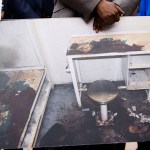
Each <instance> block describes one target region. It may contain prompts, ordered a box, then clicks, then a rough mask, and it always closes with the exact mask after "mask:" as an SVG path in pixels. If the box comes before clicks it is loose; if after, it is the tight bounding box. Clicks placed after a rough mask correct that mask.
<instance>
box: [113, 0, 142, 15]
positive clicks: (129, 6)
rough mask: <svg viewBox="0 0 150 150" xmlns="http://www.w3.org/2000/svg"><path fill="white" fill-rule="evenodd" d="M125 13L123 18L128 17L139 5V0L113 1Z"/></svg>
mask: <svg viewBox="0 0 150 150" xmlns="http://www.w3.org/2000/svg"><path fill="white" fill-rule="evenodd" d="M113 2H114V3H116V4H117V5H119V6H120V7H121V8H122V9H123V11H124V12H125V16H130V15H132V13H133V12H134V11H135V9H136V8H137V7H138V5H139V4H140V0H113Z"/></svg>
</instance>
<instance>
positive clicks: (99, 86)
mask: <svg viewBox="0 0 150 150" xmlns="http://www.w3.org/2000/svg"><path fill="white" fill-rule="evenodd" d="M87 94H88V96H89V97H90V98H91V99H92V100H93V101H95V102H98V103H100V104H107V103H108V102H110V101H112V100H114V99H115V98H116V97H117V95H118V86H117V85H116V84H115V83H114V82H112V81H108V80H98V81H95V82H93V83H91V84H90V86H89V87H88V89H87Z"/></svg>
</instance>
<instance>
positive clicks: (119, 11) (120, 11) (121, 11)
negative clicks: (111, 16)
mask: <svg viewBox="0 0 150 150" xmlns="http://www.w3.org/2000/svg"><path fill="white" fill-rule="evenodd" d="M115 7H116V9H117V10H118V13H119V14H120V15H122V14H123V15H124V14H125V12H124V11H123V10H122V9H121V8H120V7H119V6H118V5H115Z"/></svg>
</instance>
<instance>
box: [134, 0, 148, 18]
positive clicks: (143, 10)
mask: <svg viewBox="0 0 150 150" xmlns="http://www.w3.org/2000/svg"><path fill="white" fill-rule="evenodd" d="M137 15H138V16H150V0H141V3H140V8H139V12H138V14H137Z"/></svg>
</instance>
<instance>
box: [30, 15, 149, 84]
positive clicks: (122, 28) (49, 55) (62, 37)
mask: <svg viewBox="0 0 150 150" xmlns="http://www.w3.org/2000/svg"><path fill="white" fill-rule="evenodd" d="M32 26H33V24H32ZM34 27H36V32H37V35H38V36H39V37H38V38H39V41H40V42H41V43H42V51H43V52H44V54H45V60H46V62H47V66H48V68H49V71H50V74H51V78H52V81H53V83H54V84H62V83H68V82H71V76H70V74H67V73H66V70H65V67H66V65H67V59H66V52H67V46H68V42H69V40H70V38H71V37H72V36H75V35H79V36H83V35H99V36H100V35H101V34H115V33H120V34H121V33H132V32H133V33H134V32H147V31H149V32H150V18H149V17H124V18H121V20H120V22H119V23H116V24H114V25H113V26H111V27H108V28H106V29H105V30H103V32H100V33H98V34H96V33H95V32H94V31H93V29H92V21H91V22H90V23H89V24H86V23H85V22H84V21H83V20H82V19H80V18H68V19H67V18H65V19H64V18H61V19H60V18H59V19H58V18H55V19H54V18H53V19H45V20H41V21H39V20H35V21H34ZM121 63H122V61H121V59H110V60H102V61H95V60H94V61H92V62H91V61H85V62H81V63H80V64H81V70H82V77H83V79H84V80H83V81H85V82H92V81H94V80H96V79H100V78H104V77H105V79H109V80H122V79H123V77H122V73H121ZM93 66H94V67H93Z"/></svg>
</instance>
